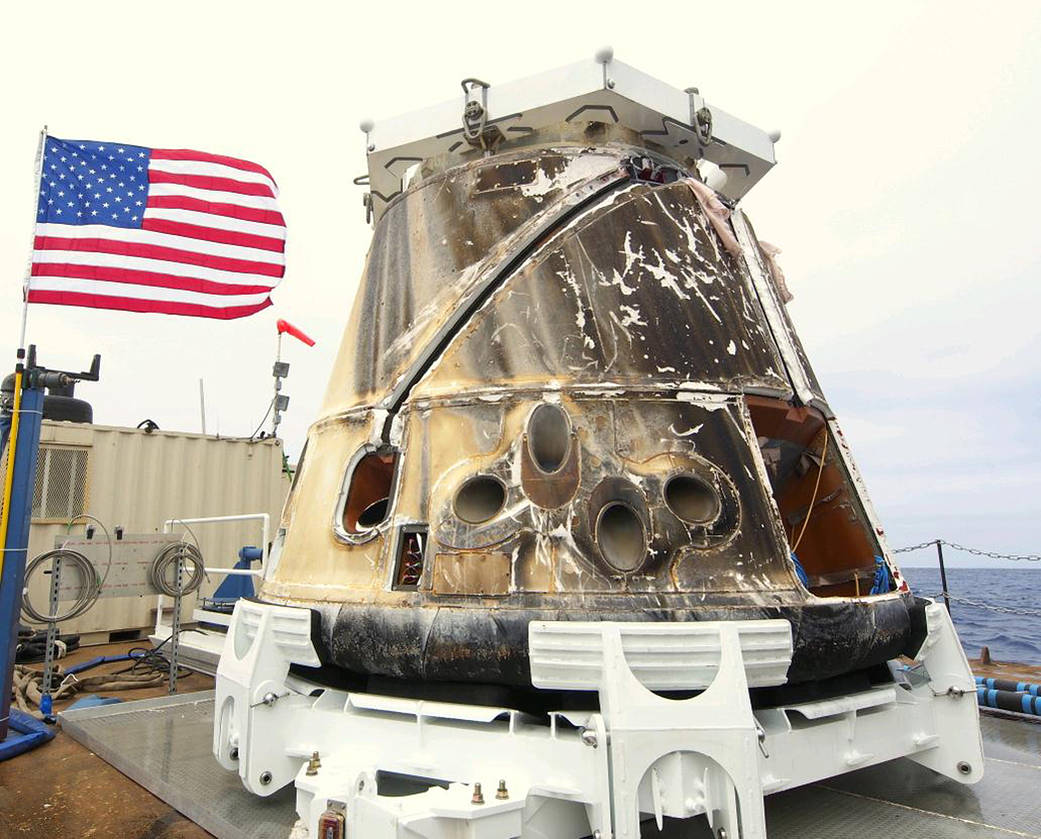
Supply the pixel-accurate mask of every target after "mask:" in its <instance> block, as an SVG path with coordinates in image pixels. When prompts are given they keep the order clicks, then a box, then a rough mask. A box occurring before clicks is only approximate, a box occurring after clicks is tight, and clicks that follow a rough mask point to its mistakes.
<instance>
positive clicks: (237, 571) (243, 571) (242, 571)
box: [202, 567, 264, 577]
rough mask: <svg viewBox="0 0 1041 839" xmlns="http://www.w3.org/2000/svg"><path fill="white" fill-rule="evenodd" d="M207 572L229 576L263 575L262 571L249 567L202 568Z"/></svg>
mask: <svg viewBox="0 0 1041 839" xmlns="http://www.w3.org/2000/svg"><path fill="white" fill-rule="evenodd" d="M202 570H203V571H205V572H206V573H207V574H227V575H228V576H229V577H263V576H264V572H263V571H254V570H253V569H251V568H208V567H207V568H203V569H202Z"/></svg>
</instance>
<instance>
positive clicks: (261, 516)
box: [163, 513, 271, 577]
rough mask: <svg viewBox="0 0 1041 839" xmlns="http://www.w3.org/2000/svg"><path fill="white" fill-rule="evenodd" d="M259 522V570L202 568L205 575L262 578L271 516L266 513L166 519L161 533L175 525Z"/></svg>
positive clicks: (167, 531)
mask: <svg viewBox="0 0 1041 839" xmlns="http://www.w3.org/2000/svg"><path fill="white" fill-rule="evenodd" d="M257 520H259V521H261V522H262V523H263V524H262V527H261V530H262V534H261V539H262V540H263V541H262V545H261V554H260V568H259V570H256V571H254V570H253V569H252V568H204V569H203V570H204V571H205V572H206V573H207V574H211V573H212V574H225V575H228V576H238V577H263V576H264V569H265V568H267V555H268V533H269V532H270V529H271V516H270V515H269V514H268V513H240V514H238V515H235V516H203V517H202V518H190V519H167V520H166V521H165V522H163V533H169V532H170V530H171V528H172V527H173V525H175V524H183V525H189V524H220V523H222V522H230V521H257Z"/></svg>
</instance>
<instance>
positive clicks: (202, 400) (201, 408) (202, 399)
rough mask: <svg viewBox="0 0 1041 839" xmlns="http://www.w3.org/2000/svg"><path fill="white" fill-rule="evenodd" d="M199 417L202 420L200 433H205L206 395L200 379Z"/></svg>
mask: <svg viewBox="0 0 1041 839" xmlns="http://www.w3.org/2000/svg"><path fill="white" fill-rule="evenodd" d="M199 416H200V418H201V420H202V433H203V434H205V433H206V393H205V391H204V390H203V386H202V379H199Z"/></svg>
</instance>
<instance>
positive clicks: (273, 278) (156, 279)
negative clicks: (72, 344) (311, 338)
mask: <svg viewBox="0 0 1041 839" xmlns="http://www.w3.org/2000/svg"><path fill="white" fill-rule="evenodd" d="M276 195H277V187H276V186H275V182H274V180H273V179H272V177H271V175H270V173H269V172H268V171H267V170H266V169H265V168H264V167H263V166H259V165H258V164H256V163H251V162H250V161H248V160H239V159H237V158H234V157H224V156H222V155H216V154H207V153H206V152H198V151H189V150H185V149H150V148H145V147H143V146H132V145H129V144H127V143H105V142H94V141H89V140H59V139H58V138H57V137H47V138H46V140H45V144H44V155H43V160H42V167H41V178H40V196H39V205H38V207H37V210H38V212H37V216H36V237H35V240H34V244H33V259H32V267H31V271H30V277H29V283H28V300H29V302H30V303H57V304H60V305H65V306H89V307H92V308H96V309H123V310H126V311H131V312H161V313H164V314H173V315H194V316H196V317H207V318H239V317H244V316H246V315H251V314H253V313H254V312H258V311H260V310H261V309H263V308H265V307H267V306H270V305H271V297H270V292H271V289H272V288H274V287H275V286H276V285H277V284H278V281H279V280H280V279H281V278H282V275H283V274H284V273H285V238H286V225H285V220H284V219H283V218H282V214H281V213H280V212H279V210H278V204H277V202H276V200H275V196H276Z"/></svg>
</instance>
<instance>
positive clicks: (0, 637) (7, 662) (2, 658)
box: [0, 380, 43, 743]
mask: <svg viewBox="0 0 1041 839" xmlns="http://www.w3.org/2000/svg"><path fill="white" fill-rule="evenodd" d="M31 385H32V382H31V380H30V381H25V382H24V383H23V389H22V403H21V408H20V411H19V413H20V417H19V420H18V448H17V449H16V450H15V463H14V484H13V486H12V491H11V509H10V514H9V516H8V525H7V540H6V543H5V544H4V570H3V577H2V578H0V680H2V684H0V690H2V693H0V743H2V742H3V741H4V739H5V738H6V737H7V727H8V718H9V715H10V710H11V681H12V678H13V675H14V659H15V652H16V651H17V647H18V615H19V613H20V612H21V608H22V587H23V585H24V583H25V560H26V554H27V553H28V549H29V521H30V517H31V516H32V506H33V487H34V485H35V483H36V459H37V451H38V449H39V446H40V421H41V419H42V418H43V388H42V387H33V386H31Z"/></svg>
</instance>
